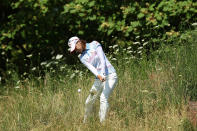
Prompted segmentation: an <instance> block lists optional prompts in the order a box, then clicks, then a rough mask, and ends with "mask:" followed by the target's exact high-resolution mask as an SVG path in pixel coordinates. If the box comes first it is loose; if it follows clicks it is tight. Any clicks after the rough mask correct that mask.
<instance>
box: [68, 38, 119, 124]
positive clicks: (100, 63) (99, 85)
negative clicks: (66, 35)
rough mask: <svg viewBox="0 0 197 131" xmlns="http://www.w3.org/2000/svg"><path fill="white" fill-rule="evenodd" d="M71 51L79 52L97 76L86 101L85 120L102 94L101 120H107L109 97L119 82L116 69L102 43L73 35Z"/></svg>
mask: <svg viewBox="0 0 197 131" xmlns="http://www.w3.org/2000/svg"><path fill="white" fill-rule="evenodd" d="M68 46H69V47H70V52H73V51H75V52H77V53H80V54H81V55H80V56H79V59H80V61H81V62H82V63H83V64H84V65H85V66H86V67H87V68H88V69H89V70H90V71H91V72H92V73H93V74H94V75H95V76H96V78H95V81H94V84H93V86H92V88H91V89H90V94H89V96H88V98H87V99H86V102H85V115H84V122H86V121H87V118H88V117H89V116H90V114H91V112H92V108H93V104H94V103H95V100H96V99H97V98H98V96H100V111H99V118H100V122H103V121H105V119H106V115H107V111H108V108H109V103H108V98H109V96H110V94H111V92H112V91H113V89H114V87H115V85H116V83H117V79H118V78H117V75H116V70H115V69H114V67H113V66H112V65H111V63H110V62H109V61H108V59H107V57H106V56H105V54H104V52H103V49H102V47H101V44H100V43H98V42H97V41H92V42H91V43H86V41H84V40H80V39H79V38H78V37H76V36H74V37H71V38H70V39H69V41H68Z"/></svg>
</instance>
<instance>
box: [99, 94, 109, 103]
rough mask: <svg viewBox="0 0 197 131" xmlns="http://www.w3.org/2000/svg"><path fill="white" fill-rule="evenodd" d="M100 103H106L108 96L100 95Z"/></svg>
mask: <svg viewBox="0 0 197 131" xmlns="http://www.w3.org/2000/svg"><path fill="white" fill-rule="evenodd" d="M100 103H101V104H102V103H106V104H107V103H108V98H107V97H106V96H104V95H101V96H100Z"/></svg>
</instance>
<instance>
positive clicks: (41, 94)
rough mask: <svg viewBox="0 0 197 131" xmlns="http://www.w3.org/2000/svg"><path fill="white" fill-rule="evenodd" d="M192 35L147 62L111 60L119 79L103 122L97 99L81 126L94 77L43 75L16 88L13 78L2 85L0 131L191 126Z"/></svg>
mask: <svg viewBox="0 0 197 131" xmlns="http://www.w3.org/2000/svg"><path fill="white" fill-rule="evenodd" d="M196 34H197V33H196V32H195V31H194V32H193V33H188V35H187V37H186V38H182V39H180V40H178V41H177V43H176V44H172V45H168V46H163V47H162V48H161V49H160V50H158V51H156V52H154V53H153V54H152V55H151V57H150V58H149V60H147V59H145V58H144V59H139V60H137V59H129V60H127V61H123V62H125V64H122V61H118V62H116V64H115V63H114V65H115V67H116V69H117V74H118V77H119V81H118V85H117V86H116V88H115V89H114V92H113V94H112V95H111V97H110V100H109V103H110V111H109V114H108V119H107V120H106V123H105V124H102V125H101V124H100V123H99V118H98V109H99V101H97V103H96V106H95V109H94V110H95V113H94V114H93V117H91V118H90V121H89V122H88V123H87V124H83V114H84V103H85V99H86V97H87V96H88V94H89V89H90V88H91V86H92V84H93V81H94V76H93V75H89V73H88V74H85V75H84V76H83V77H76V78H73V79H71V80H70V79H68V78H67V77H64V76H63V75H57V76H52V75H51V74H50V73H47V74H46V75H45V77H44V79H37V78H32V79H30V80H27V81H21V82H20V84H19V85H18V87H17V88H14V87H15V84H13V83H12V82H10V83H9V84H8V85H6V86H5V87H2V88H3V89H1V93H0V94H1V95H0V130H2V131H6V130H17V131H22V130H31V131H42V130H113V131H114V130H115V131H116V130H123V131H127V130H132V131H135V130H136V131H168V130H169V131H180V130H188V131H189V130H191V131H192V130H195V129H194V127H192V125H191V123H190V122H189V119H188V118H187V102H188V100H189V99H190V100H196V93H195V92H197V91H196V90H197V89H196V85H197V84H196V81H197V80H196V79H197V69H196V65H197V53H196V50H197V39H196V38H197V35H196ZM188 38H191V39H188ZM126 62H127V63H126ZM79 88H80V89H81V90H82V91H81V92H80V93H78V91H77V90H78V89H79Z"/></svg>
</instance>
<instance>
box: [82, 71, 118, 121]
mask: <svg viewBox="0 0 197 131" xmlns="http://www.w3.org/2000/svg"><path fill="white" fill-rule="evenodd" d="M117 80H118V77H117V74H116V73H112V74H109V75H107V76H106V80H105V82H101V81H100V80H99V79H95V81H94V84H93V86H92V88H91V89H90V94H89V96H88V98H87V99H86V102H85V115H84V122H86V120H87V118H88V117H89V116H90V114H91V113H92V109H93V105H94V103H95V101H96V99H97V98H98V96H100V111H99V118H100V122H103V121H104V120H105V118H106V115H107V111H108V108H109V103H108V98H109V96H110V94H111V93H112V91H113V89H114V87H115V85H116V83H117Z"/></svg>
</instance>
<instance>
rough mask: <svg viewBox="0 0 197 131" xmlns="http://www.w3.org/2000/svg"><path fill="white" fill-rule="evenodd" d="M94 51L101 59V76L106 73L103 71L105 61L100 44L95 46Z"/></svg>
mask: <svg viewBox="0 0 197 131" xmlns="http://www.w3.org/2000/svg"><path fill="white" fill-rule="evenodd" d="M96 52H97V55H98V57H99V59H100V61H101V75H102V76H103V75H105V74H106V72H105V68H106V61H105V54H104V52H103V49H102V47H101V45H100V44H99V45H98V46H97V48H96Z"/></svg>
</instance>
